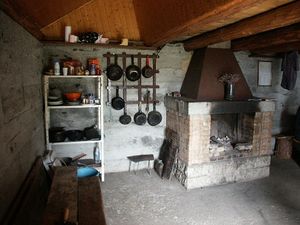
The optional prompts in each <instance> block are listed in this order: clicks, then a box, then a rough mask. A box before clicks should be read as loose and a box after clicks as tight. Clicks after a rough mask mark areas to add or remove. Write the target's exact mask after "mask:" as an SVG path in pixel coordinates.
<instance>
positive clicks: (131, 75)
mask: <svg viewBox="0 0 300 225" xmlns="http://www.w3.org/2000/svg"><path fill="white" fill-rule="evenodd" d="M126 77H127V79H128V80H130V81H137V80H138V79H140V78H141V69H140V68H139V67H138V66H136V65H134V58H133V55H131V65H130V66H128V67H127V68H126Z"/></svg>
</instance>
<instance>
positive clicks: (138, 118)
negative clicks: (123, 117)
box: [134, 102, 147, 125]
mask: <svg viewBox="0 0 300 225" xmlns="http://www.w3.org/2000/svg"><path fill="white" fill-rule="evenodd" d="M138 108H139V111H138V112H137V113H136V114H135V115H134V122H135V123H136V124H137V125H144V124H145V123H146V120H147V116H146V114H145V113H143V112H142V103H141V102H139V105H138Z"/></svg>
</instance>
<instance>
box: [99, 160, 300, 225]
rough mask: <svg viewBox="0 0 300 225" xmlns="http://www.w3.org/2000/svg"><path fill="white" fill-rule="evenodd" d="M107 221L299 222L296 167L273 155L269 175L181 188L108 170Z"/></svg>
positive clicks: (123, 224)
mask: <svg viewBox="0 0 300 225" xmlns="http://www.w3.org/2000/svg"><path fill="white" fill-rule="evenodd" d="M102 191H103V196H104V206H105V213H106V219H107V223H108V225H177V224H180V225H258V224H259V225H261V224H264V225H296V224H297V225H299V224H300V167H298V166H297V165H296V164H295V163H294V162H293V161H291V160H287V161H286V160H285V161H282V160H273V161H272V166H271V175H270V177H268V178H264V179H260V180H256V181H251V182H246V183H236V184H227V185H222V186H216V187H208V188H203V189H201V188H199V189H194V190H190V191H186V190H185V189H184V188H183V187H182V186H181V185H180V184H179V183H178V182H177V181H176V180H175V179H174V180H171V181H169V180H161V179H160V178H159V177H158V176H157V175H156V173H155V172H152V175H151V176H149V175H148V174H147V173H146V171H145V170H142V171H138V172H137V174H136V175H135V174H134V173H128V172H125V173H111V174H107V175H106V181H105V183H104V184H103V185H102Z"/></svg>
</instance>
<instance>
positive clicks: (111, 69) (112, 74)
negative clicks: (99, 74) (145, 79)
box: [106, 54, 123, 81]
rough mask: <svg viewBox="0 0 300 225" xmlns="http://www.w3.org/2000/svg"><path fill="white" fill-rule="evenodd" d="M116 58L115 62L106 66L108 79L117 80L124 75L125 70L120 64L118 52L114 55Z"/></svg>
mask: <svg viewBox="0 0 300 225" xmlns="http://www.w3.org/2000/svg"><path fill="white" fill-rule="evenodd" d="M114 58H115V63H114V64H110V65H109V66H108V67H107V68H106V76H107V78H108V79H110V80H112V81H117V80H119V79H120V78H121V77H122V76H123V70H122V68H121V67H120V66H119V65H118V56H117V55H116V54H115V55H114Z"/></svg>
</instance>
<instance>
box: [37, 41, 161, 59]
mask: <svg viewBox="0 0 300 225" xmlns="http://www.w3.org/2000/svg"><path fill="white" fill-rule="evenodd" d="M42 43H43V45H45V46H52V45H57V46H70V47H72V48H76V47H77V48H85V47H90V48H95V49H97V48H119V49H136V50H153V51H154V50H157V48H156V47H149V46H145V45H142V44H141V45H134V44H132V45H128V46H123V45H119V44H114V43H111V44H87V43H66V42H64V41H42ZM118 56H120V57H122V55H121V54H119V55H118ZM145 57H146V56H145Z"/></svg>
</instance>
